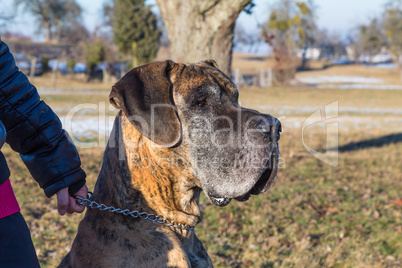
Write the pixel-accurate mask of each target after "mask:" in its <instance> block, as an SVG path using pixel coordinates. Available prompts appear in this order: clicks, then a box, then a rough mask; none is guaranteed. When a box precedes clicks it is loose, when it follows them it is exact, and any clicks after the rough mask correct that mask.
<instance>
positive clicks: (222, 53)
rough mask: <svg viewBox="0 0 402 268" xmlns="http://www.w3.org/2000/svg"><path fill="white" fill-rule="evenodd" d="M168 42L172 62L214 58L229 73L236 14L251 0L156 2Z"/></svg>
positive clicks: (173, 0)
mask: <svg viewBox="0 0 402 268" xmlns="http://www.w3.org/2000/svg"><path fill="white" fill-rule="evenodd" d="M156 2H157V3H158V7H159V9H160V12H161V15H162V18H163V20H164V23H165V26H166V30H167V33H168V36H169V40H170V51H171V57H172V60H175V61H179V62H197V61H201V60H205V59H209V58H211V59H214V60H215V61H216V62H217V63H218V65H219V67H220V69H221V70H222V71H223V72H225V73H226V74H228V75H230V73H231V60H232V49H233V32H234V27H235V22H236V19H237V17H238V15H239V13H240V12H241V11H242V10H243V9H244V8H245V7H246V6H248V5H249V4H250V3H251V0H218V1H217V0H205V1H182V0H169V1H165V0H157V1H156Z"/></svg>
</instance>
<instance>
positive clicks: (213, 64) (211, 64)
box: [199, 59, 219, 69]
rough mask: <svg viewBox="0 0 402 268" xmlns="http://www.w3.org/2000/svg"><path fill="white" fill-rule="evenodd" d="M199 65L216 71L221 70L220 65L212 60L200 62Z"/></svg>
mask: <svg viewBox="0 0 402 268" xmlns="http://www.w3.org/2000/svg"><path fill="white" fill-rule="evenodd" d="M199 64H205V65H209V66H212V67H215V68H216V69H219V67H218V64H217V63H216V61H214V60H212V59H210V60H203V61H200V62H199Z"/></svg>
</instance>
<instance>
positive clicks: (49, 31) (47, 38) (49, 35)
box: [45, 21, 52, 42]
mask: <svg viewBox="0 0 402 268" xmlns="http://www.w3.org/2000/svg"><path fill="white" fill-rule="evenodd" d="M51 28H52V25H51V24H50V21H49V22H47V23H46V34H45V42H50V41H51V40H52V29H51Z"/></svg>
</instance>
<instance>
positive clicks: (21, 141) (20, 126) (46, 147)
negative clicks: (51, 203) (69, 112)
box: [0, 41, 86, 197]
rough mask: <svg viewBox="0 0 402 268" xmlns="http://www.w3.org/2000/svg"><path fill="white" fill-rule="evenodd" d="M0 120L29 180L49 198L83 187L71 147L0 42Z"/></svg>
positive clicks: (50, 111) (55, 118)
mask: <svg viewBox="0 0 402 268" xmlns="http://www.w3.org/2000/svg"><path fill="white" fill-rule="evenodd" d="M0 120H1V121H2V122H3V124H4V126H5V128H6V130H7V139H6V142H7V143H8V144H9V145H10V146H11V148H12V149H13V150H15V151H17V152H19V153H20V155H21V158H22V160H23V161H24V163H25V165H26V166H27V168H28V170H29V171H30V173H31V175H32V177H33V178H34V179H35V180H36V181H37V182H38V183H39V185H40V187H42V188H43V189H44V191H45V194H46V196H48V197H50V196H52V195H53V194H55V193H56V192H58V191H59V190H60V189H62V188H65V187H69V192H70V194H72V193H75V192H77V191H78V190H79V189H80V188H81V187H82V186H84V184H85V177H86V174H85V172H84V171H83V170H82V169H81V161H80V158H79V155H78V152H77V149H76V148H75V146H74V144H73V143H72V142H71V141H70V139H69V136H68V134H67V132H66V131H65V130H63V129H62V126H61V122H60V120H59V118H58V117H57V115H56V114H55V113H54V112H53V111H52V110H51V109H50V107H49V106H47V104H46V103H45V102H43V101H41V100H40V97H39V95H38V92H37V90H36V88H35V87H34V86H33V85H32V84H31V83H30V82H29V81H28V78H27V77H26V76H25V75H24V74H23V73H22V72H20V71H19V70H18V68H17V67H16V66H15V61H14V58H13V56H12V54H11V53H10V51H9V49H8V47H7V45H6V44H5V43H4V42H2V41H0Z"/></svg>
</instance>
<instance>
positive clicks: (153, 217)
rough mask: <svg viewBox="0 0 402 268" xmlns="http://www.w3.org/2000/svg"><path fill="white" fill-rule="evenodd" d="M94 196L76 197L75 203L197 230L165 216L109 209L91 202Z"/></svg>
mask: <svg viewBox="0 0 402 268" xmlns="http://www.w3.org/2000/svg"><path fill="white" fill-rule="evenodd" d="M92 195H93V193H92V192H90V191H88V197H87V198H82V197H81V196H76V197H75V201H76V202H77V204H79V205H82V206H84V207H87V208H91V209H99V210H102V211H104V210H106V211H109V212H112V213H117V214H123V215H124V216H131V217H133V218H140V219H144V220H149V221H152V222H156V223H160V224H166V225H167V226H170V227H174V228H179V229H183V230H194V228H195V226H191V225H187V224H181V223H176V222H175V221H172V220H171V219H168V218H166V217H164V216H160V215H154V214H149V213H146V212H139V211H136V210H133V211H130V210H128V209H120V208H115V207H108V206H106V205H105V204H99V203H97V202H95V201H91V198H92Z"/></svg>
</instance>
